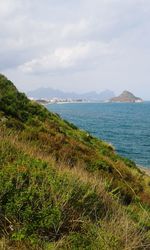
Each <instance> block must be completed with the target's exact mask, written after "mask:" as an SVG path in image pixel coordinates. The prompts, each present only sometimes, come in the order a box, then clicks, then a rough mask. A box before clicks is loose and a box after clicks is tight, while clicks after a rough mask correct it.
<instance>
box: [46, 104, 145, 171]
mask: <svg viewBox="0 0 150 250" xmlns="http://www.w3.org/2000/svg"><path fill="white" fill-rule="evenodd" d="M47 108H48V109H49V110H50V111H52V112H56V113H58V114H59V115H60V116H61V117H62V118H64V119H66V120H68V121H70V122H72V123H74V124H75V125H77V126H78V127H79V128H81V129H84V130H87V131H88V132H90V133H91V134H93V135H94V136H96V137H99V138H101V139H103V140H105V141H107V142H109V143H111V144H113V145H114V146H115V148H116V151H117V152H118V153H119V154H120V155H122V156H125V157H128V158H130V159H132V160H134V161H135V162H136V163H137V164H138V165H142V166H145V167H149V168H150V102H144V103H70V104H49V105H48V106H47Z"/></svg>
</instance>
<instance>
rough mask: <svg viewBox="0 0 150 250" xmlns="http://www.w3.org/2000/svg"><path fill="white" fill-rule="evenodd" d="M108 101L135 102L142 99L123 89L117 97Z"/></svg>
mask: <svg viewBox="0 0 150 250" xmlns="http://www.w3.org/2000/svg"><path fill="white" fill-rule="evenodd" d="M110 102H131V103H135V102H143V100H142V98H140V97H136V96H135V95H134V94H132V93H131V92H129V91H127V90H125V91H123V92H122V94H121V95H119V96H118V97H113V98H111V99H110Z"/></svg>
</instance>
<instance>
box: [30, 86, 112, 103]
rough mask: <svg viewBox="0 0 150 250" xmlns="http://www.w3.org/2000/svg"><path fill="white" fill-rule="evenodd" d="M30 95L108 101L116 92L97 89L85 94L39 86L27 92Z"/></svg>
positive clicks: (36, 97)
mask: <svg viewBox="0 0 150 250" xmlns="http://www.w3.org/2000/svg"><path fill="white" fill-rule="evenodd" d="M27 95H28V97H32V98H34V99H41V98H44V99H52V98H55V97H56V98H71V99H86V100H93V101H94V100H95V101H106V100H109V99H111V98H113V97H114V96H115V94H114V92H112V91H110V90H105V91H103V92H101V93H97V92H95V91H92V92H87V93H83V94H78V93H75V92H64V91H61V90H57V89H52V88H39V89H36V90H33V91H30V92H28V93H27Z"/></svg>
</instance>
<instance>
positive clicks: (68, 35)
mask: <svg viewBox="0 0 150 250" xmlns="http://www.w3.org/2000/svg"><path fill="white" fill-rule="evenodd" d="M149 13H150V1H149V0H122V1H120V0H76V1H73V0H43V1H40V0H32V1H30V0H26V1H23V0H1V7H0V30H1V36H0V72H1V73H3V74H5V75H6V76H7V77H8V78H9V79H10V80H12V81H13V82H14V83H15V84H16V86H17V87H18V88H19V90H21V91H25V92H28V91H30V90H33V89H36V88H39V87H50V88H55V89H59V90H63V91H67V92H77V93H85V92H89V91H96V92H98V93H100V92H102V91H104V90H105V89H109V90H112V91H114V93H115V94H116V95H118V94H120V93H121V92H122V91H123V90H128V91H131V92H133V93H134V94H135V95H136V96H139V97H142V98H143V99H145V100H150V70H149V64H150V29H149V27H150V15H149Z"/></svg>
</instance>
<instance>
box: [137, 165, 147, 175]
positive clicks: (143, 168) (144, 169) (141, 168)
mask: <svg viewBox="0 0 150 250" xmlns="http://www.w3.org/2000/svg"><path fill="white" fill-rule="evenodd" d="M136 166H137V167H138V168H139V169H140V170H141V171H143V172H144V173H145V174H147V175H149V176H150V168H149V169H148V168H146V167H143V166H139V165H136Z"/></svg>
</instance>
